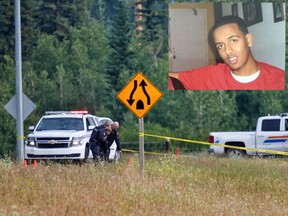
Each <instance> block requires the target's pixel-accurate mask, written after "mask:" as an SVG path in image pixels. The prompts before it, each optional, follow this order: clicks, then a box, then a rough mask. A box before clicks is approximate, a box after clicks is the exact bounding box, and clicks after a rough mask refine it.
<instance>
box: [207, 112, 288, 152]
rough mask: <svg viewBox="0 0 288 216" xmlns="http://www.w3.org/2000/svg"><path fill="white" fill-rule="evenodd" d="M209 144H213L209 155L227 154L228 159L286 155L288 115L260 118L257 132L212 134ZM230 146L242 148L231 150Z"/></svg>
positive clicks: (287, 147)
mask: <svg viewBox="0 0 288 216" xmlns="http://www.w3.org/2000/svg"><path fill="white" fill-rule="evenodd" d="M209 142H210V143H213V145H211V146H210V148H209V150H208V151H209V153H212V154H216V155H225V154H226V155H227V156H228V157H237V156H244V155H273V154H274V153H276V154H277V152H278V153H279V152H280V153H281V152H285V153H286V152H288V113H282V114H280V115H275V116H263V117H260V118H259V119H258V121H257V126H256V131H251V132H249V131H247V132H210V135H209ZM223 145H225V146H223ZM229 146H236V147H240V148H238V149H237V148H229ZM241 147H243V148H245V149H243V148H242V149H241Z"/></svg>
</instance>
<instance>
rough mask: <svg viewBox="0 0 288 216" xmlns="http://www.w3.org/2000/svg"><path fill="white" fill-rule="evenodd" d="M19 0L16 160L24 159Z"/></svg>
mask: <svg viewBox="0 0 288 216" xmlns="http://www.w3.org/2000/svg"><path fill="white" fill-rule="evenodd" d="M20 9H21V7H20V0H15V52H16V54H15V59H16V98H17V103H16V104H17V121H16V125H17V129H16V138H17V160H18V163H23V161H24V130H23V122H24V120H23V94H22V50H21V15H20Z"/></svg>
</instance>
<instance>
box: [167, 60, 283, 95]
mask: <svg viewBox="0 0 288 216" xmlns="http://www.w3.org/2000/svg"><path fill="white" fill-rule="evenodd" d="M258 66H259V69H260V74H259V76H258V77H257V79H255V80H254V81H252V82H249V83H240V82H238V81H237V80H235V79H234V78H233V76H232V75H231V72H230V68H229V66H227V65H226V64H217V65H213V66H207V67H203V68H197V69H193V70H191V71H184V72H179V73H178V79H179V81H181V83H182V84H183V86H184V88H185V89H186V90H284V89H285V71H283V70H281V69H279V68H276V67H274V66H272V65H269V64H266V63H263V62H258ZM168 89H170V90H173V89H174V88H173V86H172V82H171V79H170V78H169V80H168ZM175 90H177V89H175Z"/></svg>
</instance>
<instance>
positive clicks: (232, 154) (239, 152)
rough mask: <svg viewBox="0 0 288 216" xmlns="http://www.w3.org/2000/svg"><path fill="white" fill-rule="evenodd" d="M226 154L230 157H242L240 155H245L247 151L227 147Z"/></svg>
mask: <svg viewBox="0 0 288 216" xmlns="http://www.w3.org/2000/svg"><path fill="white" fill-rule="evenodd" d="M226 154H227V157H228V158H240V157H244V155H245V152H244V151H243V150H238V149H232V148H229V149H227V153H226Z"/></svg>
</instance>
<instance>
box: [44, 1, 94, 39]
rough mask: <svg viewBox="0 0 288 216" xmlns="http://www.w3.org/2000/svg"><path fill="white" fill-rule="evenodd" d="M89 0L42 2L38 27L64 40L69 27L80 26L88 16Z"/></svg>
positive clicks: (67, 34) (67, 35)
mask: <svg viewBox="0 0 288 216" xmlns="http://www.w3.org/2000/svg"><path fill="white" fill-rule="evenodd" d="M87 7H88V4H87V0H45V1H42V2H41V3H40V6H39V14H38V28H39V29H40V31H41V32H45V33H47V34H55V35H56V36H57V38H58V39H59V40H60V41H62V40H63V39H65V38H68V37H69V27H70V26H73V27H80V26H81V25H82V24H84V22H85V21H86V20H87V18H88V11H87Z"/></svg>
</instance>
